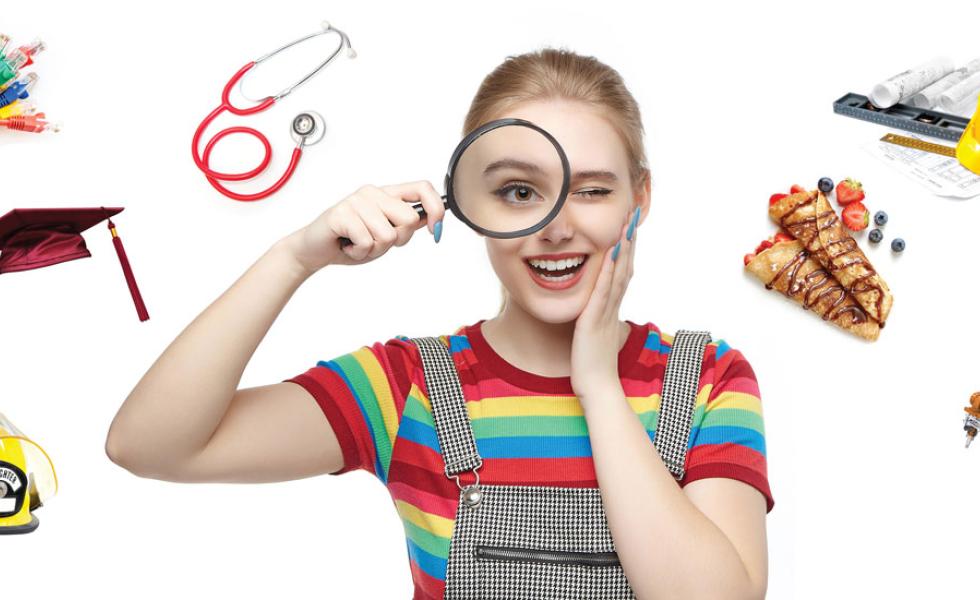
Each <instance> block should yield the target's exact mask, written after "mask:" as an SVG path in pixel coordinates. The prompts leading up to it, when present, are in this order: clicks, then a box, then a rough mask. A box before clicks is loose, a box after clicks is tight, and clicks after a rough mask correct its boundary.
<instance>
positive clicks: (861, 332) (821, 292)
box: [745, 236, 881, 341]
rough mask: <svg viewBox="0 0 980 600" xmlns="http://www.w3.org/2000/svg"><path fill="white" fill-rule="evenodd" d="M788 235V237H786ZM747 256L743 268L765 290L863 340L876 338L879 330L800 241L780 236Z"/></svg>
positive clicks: (875, 323) (877, 325) (851, 296)
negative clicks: (771, 291) (792, 302)
mask: <svg viewBox="0 0 980 600" xmlns="http://www.w3.org/2000/svg"><path fill="white" fill-rule="evenodd" d="M787 237H788V236H787ZM758 250H759V251H758V252H756V253H755V255H754V256H753V255H746V260H745V268H746V269H748V270H749V271H750V272H751V273H752V274H753V275H755V276H756V277H758V278H759V279H760V280H761V281H762V282H763V283H764V284H766V289H770V290H772V289H775V290H778V291H779V292H782V293H783V294H784V295H785V296H787V297H788V298H791V299H793V300H795V301H796V302H797V303H798V304H800V305H802V306H803V308H806V309H809V310H812V311H813V312H815V313H817V314H818V315H820V316H821V317H823V319H824V320H825V321H830V322H832V323H833V324H835V325H837V326H838V327H840V328H842V329H846V330H847V331H849V332H851V333H853V334H855V335H858V336H860V337H862V338H864V339H866V340H869V341H874V340H876V339H878V333H879V331H880V329H881V327H880V325H879V323H878V322H877V321H875V320H874V319H872V318H871V317H870V316H869V315H868V313H867V312H866V311H865V310H864V308H863V307H862V306H861V304H859V303H858V302H857V300H856V298H855V297H854V295H852V294H850V293H848V292H847V290H845V289H844V287H843V286H842V285H841V283H840V282H839V281H838V280H837V279H835V278H834V277H833V276H832V275H830V273H829V272H828V271H827V269H825V268H824V267H823V266H822V265H821V264H820V263H819V262H818V261H817V260H816V259H815V258H814V257H813V256H812V255H811V253H810V252H809V251H808V250H807V249H806V248H804V247H803V244H802V243H801V242H800V241H799V240H786V239H780V240H777V241H776V242H775V243H773V244H771V245H768V244H765V243H764V244H763V247H761V248H760V249H758Z"/></svg>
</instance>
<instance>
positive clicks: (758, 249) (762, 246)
mask: <svg viewBox="0 0 980 600" xmlns="http://www.w3.org/2000/svg"><path fill="white" fill-rule="evenodd" d="M766 248H772V242H770V241H769V240H762V241H761V242H760V243H759V245H758V246H756V247H755V253H756V254H758V253H760V252H762V251H763V250H765V249H766Z"/></svg>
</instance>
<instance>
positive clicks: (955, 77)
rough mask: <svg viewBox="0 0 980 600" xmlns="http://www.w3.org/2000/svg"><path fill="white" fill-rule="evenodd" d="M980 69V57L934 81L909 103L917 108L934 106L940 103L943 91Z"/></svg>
mask: <svg viewBox="0 0 980 600" xmlns="http://www.w3.org/2000/svg"><path fill="white" fill-rule="evenodd" d="M978 71H980V58H977V59H974V60H971V61H970V62H968V63H966V65H964V66H962V67H960V68H959V69H956V70H955V71H953V72H952V73H950V74H949V75H947V76H945V77H943V78H942V79H940V80H939V81H937V82H935V83H933V84H932V85H930V86H929V87H927V88H925V89H924V90H922V91H921V92H919V93H918V94H915V95H913V96H912V97H911V98H910V99H909V104H911V105H912V106H915V107H917V108H932V107H934V106H938V105H939V96H941V95H942V93H943V92H945V91H946V90H948V89H949V88H951V87H953V86H954V85H956V84H957V83H959V82H961V81H963V80H964V79H966V78H967V77H969V76H970V75H973V74H974V73H976V72H978Z"/></svg>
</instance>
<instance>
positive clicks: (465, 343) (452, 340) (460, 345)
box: [449, 335, 471, 352]
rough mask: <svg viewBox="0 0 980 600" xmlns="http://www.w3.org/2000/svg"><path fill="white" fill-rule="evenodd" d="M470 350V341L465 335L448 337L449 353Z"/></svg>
mask: <svg viewBox="0 0 980 600" xmlns="http://www.w3.org/2000/svg"><path fill="white" fill-rule="evenodd" d="M468 349H471V346H470V340H469V339H468V338H467V337H466V336H465V335H451V336H449V351H450V352H459V351H460V350H468Z"/></svg>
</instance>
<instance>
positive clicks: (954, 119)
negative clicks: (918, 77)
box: [834, 93, 970, 142]
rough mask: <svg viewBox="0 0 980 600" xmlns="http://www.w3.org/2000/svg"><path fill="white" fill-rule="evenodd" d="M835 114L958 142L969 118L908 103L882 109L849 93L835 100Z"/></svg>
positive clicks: (866, 99)
mask: <svg viewBox="0 0 980 600" xmlns="http://www.w3.org/2000/svg"><path fill="white" fill-rule="evenodd" d="M834 112H835V113H837V114H839V115H844V116H845V117H852V118H855V119H861V120H862V121H870V122H871V123H877V124H878V125H884V126H885V127H891V128H892V129H904V130H905V131H911V132H913V133H919V134H922V135H929V136H932V137H937V138H940V139H944V140H949V141H951V142H956V141H958V140H959V139H960V136H962V135H963V132H964V131H965V130H966V126H967V124H968V123H969V122H970V120H969V119H965V118H963V117H959V116H956V115H948V114H946V113H941V112H937V111H934V110H929V109H926V108H916V107H914V106H909V105H907V104H896V105H895V106H890V107H888V108H878V107H876V106H875V105H874V104H872V103H871V101H870V100H868V98H867V96H862V95H861V94H854V93H851V94H846V95H844V96H842V97H841V98H838V99H837V100H836V101H834Z"/></svg>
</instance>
